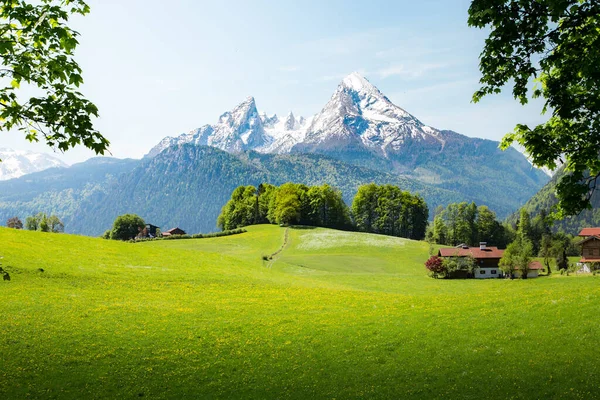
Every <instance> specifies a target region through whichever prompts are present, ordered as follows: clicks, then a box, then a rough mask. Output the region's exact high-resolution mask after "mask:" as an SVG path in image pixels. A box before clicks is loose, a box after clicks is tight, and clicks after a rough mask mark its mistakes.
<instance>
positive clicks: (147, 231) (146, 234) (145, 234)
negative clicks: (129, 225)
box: [136, 224, 160, 239]
mask: <svg viewBox="0 0 600 400" xmlns="http://www.w3.org/2000/svg"><path fill="white" fill-rule="evenodd" d="M158 229H160V228H159V227H158V226H156V225H152V224H146V226H145V227H144V228H139V230H140V233H138V235H137V236H136V239H145V238H155V237H156V232H157V230H158Z"/></svg>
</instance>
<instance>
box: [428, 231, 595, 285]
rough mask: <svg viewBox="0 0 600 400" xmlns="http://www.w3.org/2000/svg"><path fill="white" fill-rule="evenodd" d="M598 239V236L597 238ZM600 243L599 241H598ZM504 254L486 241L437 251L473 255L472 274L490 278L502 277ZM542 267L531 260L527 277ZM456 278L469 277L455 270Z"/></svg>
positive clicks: (466, 273) (518, 273) (439, 254)
mask: <svg viewBox="0 0 600 400" xmlns="http://www.w3.org/2000/svg"><path fill="white" fill-rule="evenodd" d="M599 240H600V238H599ZM599 243H600V242H599ZM503 255H504V250H501V249H498V248H497V247H494V246H488V245H487V243H486V242H481V243H480V244H479V247H469V246H467V245H464V244H461V245H458V246H456V247H451V248H444V249H440V250H439V251H438V257H442V258H448V257H473V259H475V262H476V263H477V268H476V269H475V275H474V276H472V277H473V278H475V279H490V278H502V277H504V274H503V272H502V270H501V269H500V266H499V264H500V259H501V258H502V256H503ZM542 269H543V266H542V264H541V263H540V262H539V261H532V262H531V263H530V264H529V272H528V274H527V278H537V277H538V276H539V273H540V271H541V270H542ZM520 276H521V272H520V271H519V270H517V271H515V274H514V277H515V278H517V277H520ZM455 277H456V278H471V276H469V274H468V272H467V271H457V274H455Z"/></svg>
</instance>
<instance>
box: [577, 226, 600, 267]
mask: <svg viewBox="0 0 600 400" xmlns="http://www.w3.org/2000/svg"><path fill="white" fill-rule="evenodd" d="M579 236H581V237H583V238H584V239H583V240H582V241H581V242H579V245H580V246H581V260H579V262H580V263H582V264H586V265H588V264H591V263H599V262H600V228H584V229H582V230H581V232H579ZM588 266H589V265H588Z"/></svg>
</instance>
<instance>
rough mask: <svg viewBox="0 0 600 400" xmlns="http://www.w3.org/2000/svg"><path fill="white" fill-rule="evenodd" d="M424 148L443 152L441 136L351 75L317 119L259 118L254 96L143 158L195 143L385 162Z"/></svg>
mask: <svg viewBox="0 0 600 400" xmlns="http://www.w3.org/2000/svg"><path fill="white" fill-rule="evenodd" d="M415 141H417V142H420V143H426V144H427V145H428V146H430V147H433V148H439V149H441V148H443V147H444V144H445V140H444V135H443V134H442V133H441V132H440V131H439V130H437V129H434V128H432V127H429V126H426V125H424V124H423V123H421V122H420V121H419V120H418V119H417V118H415V117H414V116H412V115H411V114H409V113H408V112H406V111H405V110H403V109H402V108H400V107H398V106H396V105H394V104H393V103H392V102H391V101H390V100H389V99H388V98H387V97H386V96H385V95H383V93H381V92H380V91H379V89H377V88H376V87H375V86H373V85H372V84H371V83H370V82H369V81H368V80H367V79H365V78H364V77H362V76H361V75H360V74H358V73H356V72H354V73H352V74H350V75H348V76H347V77H346V78H344V80H343V81H342V82H341V83H340V85H339V86H338V88H337V90H336V91H335V93H334V94H333V96H332V97H331V99H330V100H329V102H328V103H327V104H326V105H325V107H324V108H323V109H322V110H321V112H319V113H318V114H317V115H315V116H314V117H311V118H304V117H298V118H297V117H296V116H295V115H294V114H293V113H292V112H290V113H289V114H288V115H287V116H286V117H285V118H280V117H278V116H277V115H276V114H275V115H271V116H269V115H268V114H267V113H265V112H261V113H259V112H258V111H257V109H256V103H255V100H254V98H253V97H248V98H247V99H246V100H245V101H244V102H242V103H241V104H239V105H238V106H237V107H235V108H234V109H233V110H232V111H229V112H226V113H224V114H223V115H221V117H220V118H219V120H218V122H217V123H216V124H214V125H205V126H203V127H202V128H199V129H196V130H193V131H191V132H190V133H187V134H183V135H180V136H178V137H174V138H173V137H167V138H165V139H163V140H162V141H161V142H160V143H159V144H158V145H156V146H155V147H154V148H153V149H152V150H150V152H149V153H148V154H147V155H146V157H154V156H155V155H157V154H158V153H160V152H161V151H162V150H164V149H166V148H167V147H169V146H173V145H176V144H183V143H195V144H201V145H208V146H213V147H217V148H219V149H221V150H225V151H229V152H234V153H235V152H240V151H245V150H256V151H259V152H263V153H289V152H291V151H292V150H293V151H302V152H313V151H320V150H325V151H327V150H328V149H342V148H354V149H362V150H368V151H370V152H374V153H377V154H380V155H382V156H385V157H387V156H388V155H389V154H390V153H393V152H399V151H401V150H402V148H403V147H406V143H407V142H415Z"/></svg>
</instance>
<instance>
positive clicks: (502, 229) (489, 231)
mask: <svg viewBox="0 0 600 400" xmlns="http://www.w3.org/2000/svg"><path fill="white" fill-rule="evenodd" d="M436 214H437V215H436V216H435V218H434V220H433V226H432V227H431V228H430V229H429V231H428V232H427V237H428V240H430V241H431V242H435V243H437V244H443V245H448V246H456V245H459V244H467V245H469V246H477V245H479V243H480V242H487V243H488V244H490V245H494V246H498V247H501V248H503V247H506V245H507V244H508V243H510V242H511V241H512V239H513V238H514V232H513V230H512V229H511V227H510V226H508V225H504V224H502V223H500V222H499V221H498V220H497V218H496V214H495V213H494V212H493V211H492V210H490V209H489V208H488V207H487V206H483V205H482V206H479V207H478V206H477V205H476V204H475V203H470V204H469V203H467V202H462V203H451V204H449V205H448V206H447V207H446V208H441V207H440V208H439V209H438V211H437V213H436Z"/></svg>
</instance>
